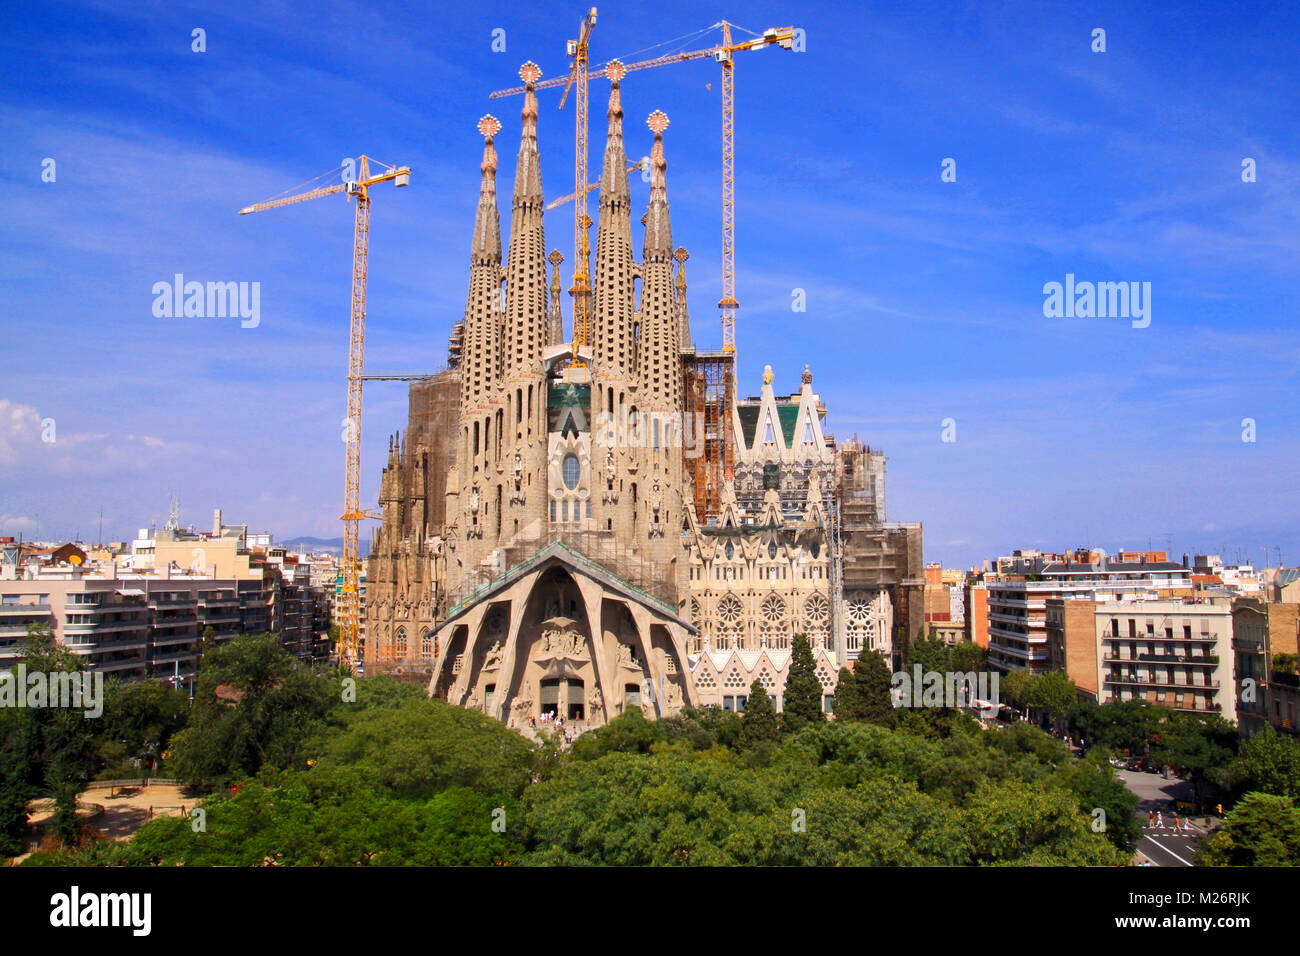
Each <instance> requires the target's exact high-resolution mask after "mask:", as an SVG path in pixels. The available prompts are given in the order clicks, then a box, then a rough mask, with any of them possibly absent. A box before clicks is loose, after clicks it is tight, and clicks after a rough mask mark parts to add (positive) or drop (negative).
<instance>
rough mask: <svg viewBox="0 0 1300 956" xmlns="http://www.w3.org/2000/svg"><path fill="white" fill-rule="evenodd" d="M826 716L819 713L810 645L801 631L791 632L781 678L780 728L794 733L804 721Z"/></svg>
mask: <svg viewBox="0 0 1300 956" xmlns="http://www.w3.org/2000/svg"><path fill="white" fill-rule="evenodd" d="M825 719H826V715H825V714H824V713H822V683H821V681H819V680H818V679H817V665H816V663H814V661H813V655H812V647H811V646H810V645H809V644H808V638H807V637H805V636H804V635H803V634H796V635H795V636H794V643H793V645H792V647H791V651H790V670H789V673H788V674H787V676H786V679H785V708H784V712H783V713H782V715H781V729H782V730H783V731H785V732H786V733H796V732H798V731H799V730H802V729H803V728H804V727H806V726H807V725H808V724H815V723H820V722H821V721H823V720H825Z"/></svg>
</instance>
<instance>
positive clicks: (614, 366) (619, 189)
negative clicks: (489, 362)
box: [591, 60, 637, 375]
mask: <svg viewBox="0 0 1300 956" xmlns="http://www.w3.org/2000/svg"><path fill="white" fill-rule="evenodd" d="M605 75H606V76H607V77H609V80H610V90H609V111H608V114H607V115H608V117H609V134H608V136H607V137H606V140H605V161H604V165H603V167H602V169H601V174H600V224H599V226H598V229H597V233H596V266H595V269H594V279H595V282H594V289H593V295H592V320H591V327H592V329H593V331H594V335H593V336H592V339H591V342H592V346H593V351H594V355H595V359H596V362H597V363H598V364H599V365H603V366H604V367H605V368H606V370H607V371H608V372H610V373H615V374H616V373H617V372H619V371H621V372H623V373H624V374H628V375H630V374H631V371H632V367H633V364H634V363H635V361H636V356H635V355H634V354H633V351H632V344H633V343H632V322H633V317H632V316H633V312H634V310H635V308H636V305H635V302H634V301H633V281H634V279H635V276H636V271H637V270H636V263H635V262H634V260H633V258H632V222H631V190H630V189H629V188H628V182H627V153H626V151H625V150H624V148H623V102H622V98H621V96H620V94H619V83H620V82H621V81H622V79H623V77H624V76H626V75H627V67H625V66H624V65H623V64H622V63H620V62H619V61H618V60H613V61H611V62H610V64H609V65H608V66H607V67H606V68H605Z"/></svg>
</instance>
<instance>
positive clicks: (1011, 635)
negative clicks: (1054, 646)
mask: <svg viewBox="0 0 1300 956" xmlns="http://www.w3.org/2000/svg"><path fill="white" fill-rule="evenodd" d="M989 634H990V635H996V636H998V637H1004V638H1006V639H1007V640H1010V641H1024V642H1026V643H1035V644H1045V643H1046V641H1047V634H1046V633H1045V632H1044V633H1041V634H1025V633H1023V632H1021V631H1013V630H1010V629H1008V628H1005V627H994V626H993V625H992V624H990V625H989Z"/></svg>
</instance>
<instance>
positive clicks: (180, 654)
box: [149, 650, 199, 666]
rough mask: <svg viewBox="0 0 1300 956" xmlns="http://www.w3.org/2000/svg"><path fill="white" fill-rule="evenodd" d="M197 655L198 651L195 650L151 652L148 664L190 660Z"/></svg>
mask: <svg viewBox="0 0 1300 956" xmlns="http://www.w3.org/2000/svg"><path fill="white" fill-rule="evenodd" d="M198 656H199V652H198V651H195V650H189V651H177V652H176V653H174V654H151V655H150V656H149V664H150V666H153V665H155V664H171V663H172V662H174V661H192V660H195V659H196V658H197V657H198Z"/></svg>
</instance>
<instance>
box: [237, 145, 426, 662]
mask: <svg viewBox="0 0 1300 956" xmlns="http://www.w3.org/2000/svg"><path fill="white" fill-rule="evenodd" d="M378 165H380V166H383V167H384V170H383V172H381V173H379V174H378V175H375V176H371V175H370V158H369V157H367V156H365V155H362V156H361V157H360V160H359V165H358V168H357V172H358V177H357V179H355V180H350V181H348V182H346V183H336V184H334V185H331V186H321V187H317V188H316V189H312V190H308V191H307V192H303V193H298V194H296V195H292V196H281V197H277V198H275V199H270V200H267V201H266V202H260V203H254V204H253V205H251V206H245V207H244V208H243V209H241V210H239V214H240V215H241V216H245V215H248V214H249V213H253V212H262V211H264V210H267V209H279V208H280V207H282V206H289V205H292V204H294V203H300V202H306V201H307V200H309V199H318V198H320V197H321V196H331V195H334V194H335V193H340V192H345V191H346V192H347V194H348V196H349V197H353V198H355V199H356V201H357V208H356V220H355V224H354V227H353V233H352V316H351V323H350V325H349V332H348V416H347V418H346V419H344V433H343V437H344V441H345V443H346V446H347V448H346V451H345V457H344V469H343V514H342V516H341V519H342V521H343V585H342V598H343V601H342V604H343V626H342V629H341V635H340V641H339V664H340V665H342V666H343V667H345V668H347V669H348V670H349V671H353V672H356V671H357V670H358V668H359V666H360V665H361V647H360V645H361V637H360V635H361V554H360V533H361V525H360V523H361V521H362V520H363V519H364V518H367V517H371V515H370V514H368V513H367V512H365V511H363V510H362V508H361V383H362V380H363V378H364V377H365V376H364V375H363V374H362V371H363V368H364V360H365V351H366V275H367V266H368V263H369V259H370V187H371V186H374V185H377V184H379V183H384V182H389V181H392V182H393V183H394V184H395V185H397V186H399V187H400V186H407V185H410V182H411V167H409V166H388V165H387V164H384V163H379V164H378ZM317 178H320V177H317Z"/></svg>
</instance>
